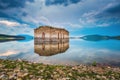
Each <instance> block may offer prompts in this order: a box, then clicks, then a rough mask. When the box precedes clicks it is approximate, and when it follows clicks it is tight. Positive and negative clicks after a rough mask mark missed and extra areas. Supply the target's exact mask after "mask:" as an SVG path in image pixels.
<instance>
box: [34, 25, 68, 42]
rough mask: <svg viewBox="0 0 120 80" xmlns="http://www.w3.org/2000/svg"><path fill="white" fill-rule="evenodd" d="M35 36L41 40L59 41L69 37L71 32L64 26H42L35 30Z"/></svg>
mask: <svg viewBox="0 0 120 80" xmlns="http://www.w3.org/2000/svg"><path fill="white" fill-rule="evenodd" d="M34 36H35V39H39V40H41V41H59V40H65V39H69V32H68V31H67V30H65V29H62V28H54V27H50V26H40V27H39V28H36V29H35V30H34Z"/></svg>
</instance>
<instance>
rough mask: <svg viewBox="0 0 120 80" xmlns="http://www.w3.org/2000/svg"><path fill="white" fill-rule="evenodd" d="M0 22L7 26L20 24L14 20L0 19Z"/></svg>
mask: <svg viewBox="0 0 120 80" xmlns="http://www.w3.org/2000/svg"><path fill="white" fill-rule="evenodd" d="M0 24H2V25H6V26H8V27H13V26H19V25H20V24H19V23H17V22H14V21H8V20H0Z"/></svg>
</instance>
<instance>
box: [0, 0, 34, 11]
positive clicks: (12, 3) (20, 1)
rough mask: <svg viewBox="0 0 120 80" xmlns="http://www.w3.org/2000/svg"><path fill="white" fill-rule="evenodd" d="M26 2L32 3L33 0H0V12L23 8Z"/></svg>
mask: <svg viewBox="0 0 120 80" xmlns="http://www.w3.org/2000/svg"><path fill="white" fill-rule="evenodd" d="M26 1H30V2H32V1H33V0H0V10H3V9H9V8H18V7H24V6H25V2H26Z"/></svg>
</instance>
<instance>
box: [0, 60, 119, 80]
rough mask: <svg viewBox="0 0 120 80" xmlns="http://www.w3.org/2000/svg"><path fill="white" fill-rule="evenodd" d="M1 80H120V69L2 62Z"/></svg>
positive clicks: (19, 61)
mask: <svg viewBox="0 0 120 80" xmlns="http://www.w3.org/2000/svg"><path fill="white" fill-rule="evenodd" d="M0 80H120V67H110V66H97V65H95V64H94V65H89V66H87V65H77V66H63V65H47V64H41V63H31V62H28V61H22V60H16V61H12V60H0Z"/></svg>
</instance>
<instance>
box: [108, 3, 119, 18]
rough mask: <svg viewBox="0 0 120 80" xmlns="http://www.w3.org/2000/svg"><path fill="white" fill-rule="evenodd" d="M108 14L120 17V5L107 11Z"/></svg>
mask: <svg viewBox="0 0 120 80" xmlns="http://www.w3.org/2000/svg"><path fill="white" fill-rule="evenodd" d="M106 12H107V13H109V14H113V15H119V16H120V4H118V5H115V6H113V7H111V8H109V9H107V10H106Z"/></svg>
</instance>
